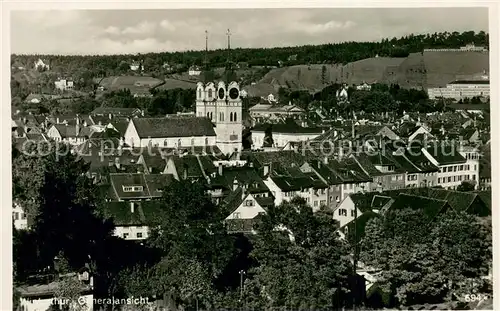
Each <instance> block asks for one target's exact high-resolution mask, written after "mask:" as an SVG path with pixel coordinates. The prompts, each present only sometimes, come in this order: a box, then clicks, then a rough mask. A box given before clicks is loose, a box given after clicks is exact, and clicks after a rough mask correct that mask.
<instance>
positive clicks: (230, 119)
mask: <svg viewBox="0 0 500 311" xmlns="http://www.w3.org/2000/svg"><path fill="white" fill-rule="evenodd" d="M229 121H231V122H233V113H232V112H230V113H229Z"/></svg>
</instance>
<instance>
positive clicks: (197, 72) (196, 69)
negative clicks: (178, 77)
mask: <svg viewBox="0 0 500 311" xmlns="http://www.w3.org/2000/svg"><path fill="white" fill-rule="evenodd" d="M188 74H189V75H190V76H199V75H200V74H201V70H200V68H199V67H198V66H191V67H189V71H188Z"/></svg>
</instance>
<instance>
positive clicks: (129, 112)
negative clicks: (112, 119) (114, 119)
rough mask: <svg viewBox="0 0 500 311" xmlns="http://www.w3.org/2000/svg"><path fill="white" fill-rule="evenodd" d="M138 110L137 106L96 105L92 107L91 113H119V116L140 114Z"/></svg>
mask: <svg viewBox="0 0 500 311" xmlns="http://www.w3.org/2000/svg"><path fill="white" fill-rule="evenodd" d="M140 112H141V111H140V110H139V109H137V108H115V107H97V108H96V109H94V110H93V111H92V112H91V114H92V115H109V114H112V115H120V116H132V115H138V114H140Z"/></svg>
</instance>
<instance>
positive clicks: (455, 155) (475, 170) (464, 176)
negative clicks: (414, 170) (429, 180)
mask: <svg viewBox="0 0 500 311" xmlns="http://www.w3.org/2000/svg"><path fill="white" fill-rule="evenodd" d="M422 152H423V153H424V155H425V156H426V157H427V158H428V159H429V161H430V162H431V163H432V164H433V165H435V166H437V167H439V172H438V175H437V178H438V180H437V185H438V186H441V187H443V188H445V189H456V188H457V187H458V186H459V185H460V184H461V183H462V182H463V181H466V180H469V181H472V182H473V183H475V184H476V185H475V186H476V187H477V186H478V185H477V184H478V182H479V155H478V154H477V152H474V151H463V152H461V151H460V150H459V147H457V146H454V145H445V144H440V145H438V144H434V146H430V147H427V148H423V149H422ZM466 157H468V158H466Z"/></svg>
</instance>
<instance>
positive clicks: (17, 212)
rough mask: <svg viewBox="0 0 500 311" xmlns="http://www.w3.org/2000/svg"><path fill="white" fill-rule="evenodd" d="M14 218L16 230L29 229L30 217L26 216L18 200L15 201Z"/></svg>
mask: <svg viewBox="0 0 500 311" xmlns="http://www.w3.org/2000/svg"><path fill="white" fill-rule="evenodd" d="M12 220H13V221H14V228H16V230H26V229H28V217H26V212H25V210H24V209H23V208H22V207H21V205H20V204H19V203H17V202H13V208H12Z"/></svg>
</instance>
